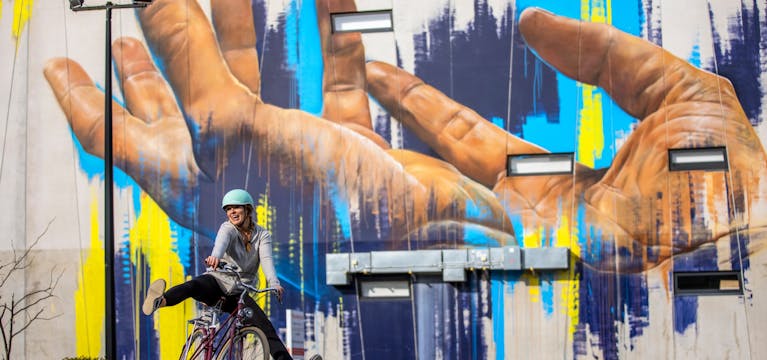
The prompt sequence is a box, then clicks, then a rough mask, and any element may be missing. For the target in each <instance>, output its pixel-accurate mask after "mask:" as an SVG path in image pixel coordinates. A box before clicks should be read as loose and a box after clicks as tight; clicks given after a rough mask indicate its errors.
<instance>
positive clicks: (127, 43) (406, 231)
mask: <svg viewBox="0 0 767 360" xmlns="http://www.w3.org/2000/svg"><path fill="white" fill-rule="evenodd" d="M332 6H344V4H333V5H332ZM211 10H212V24H211V23H210V21H208V19H207V17H206V16H205V14H204V12H203V11H202V9H201V8H200V6H199V5H198V4H197V3H196V2H189V1H180V0H158V1H155V2H154V3H153V4H152V5H151V6H149V7H147V8H146V9H144V10H142V11H140V12H139V13H138V15H139V21H140V23H141V27H142V29H143V32H144V35H145V38H146V42H147V43H148V45H149V47H150V48H151V49H152V50H153V51H154V53H155V55H156V56H157V58H158V59H159V61H160V62H161V65H162V68H163V69H164V75H165V76H163V75H162V74H161V73H160V72H159V71H158V69H157V66H155V64H154V63H153V61H152V59H151V57H150V56H149V54H148V53H147V50H146V49H145V48H144V46H143V45H142V44H141V42H140V41H139V40H137V39H132V38H121V39H118V40H117V41H115V42H114V44H113V47H112V51H113V54H114V59H115V63H116V66H117V71H118V73H119V78H120V82H121V85H122V89H123V92H124V98H125V107H122V106H120V105H119V104H117V103H113V109H114V121H115V125H114V128H115V129H125V134H124V136H120V135H115V138H114V147H115V149H114V157H115V164H116V165H118V166H120V167H121V168H122V169H123V170H124V171H125V172H126V173H127V174H129V175H130V176H131V177H133V178H134V179H135V180H136V181H137V183H139V185H141V187H142V188H143V189H144V190H145V191H146V192H147V193H149V194H150V195H151V196H152V197H153V199H154V200H155V201H156V202H157V203H158V204H159V205H160V206H161V207H162V208H163V210H165V212H166V213H167V214H168V215H169V216H171V218H173V219H174V220H176V221H177V222H179V223H180V224H182V225H184V226H187V227H189V228H191V229H193V230H196V231H199V232H201V233H205V234H212V233H214V231H215V229H216V228H217V226H218V221H219V216H218V214H217V213H215V212H216V211H218V209H219V208H220V207H219V206H218V201H219V200H218V199H220V198H221V195H222V194H223V192H225V191H226V190H227V189H229V188H232V187H247V186H248V185H252V182H253V181H254V179H256V178H258V177H259V176H260V175H259V174H261V175H263V174H264V169H265V168H268V167H269V164H271V165H275V167H274V168H275V169H278V170H279V169H283V170H285V169H287V171H289V172H295V173H297V175H296V177H297V178H298V179H300V181H301V182H302V183H318V184H320V185H321V186H322V187H323V189H324V191H325V193H326V194H327V193H330V192H333V194H334V196H336V198H340V199H344V200H345V203H338V202H337V203H335V204H334V206H337V207H348V208H351V209H354V210H353V211H358V212H362V213H367V214H371V213H375V214H379V216H380V217H382V218H385V219H383V220H381V222H382V224H380V225H379V226H378V228H379V231H380V233H379V234H374V235H369V234H368V235H366V236H367V237H368V238H379V239H384V240H393V243H396V241H397V240H401V239H411V238H413V237H419V236H421V237H425V236H428V234H433V233H434V232H435V231H437V232H439V231H449V230H451V229H456V228H461V229H463V228H469V227H470V228H472V229H475V230H476V229H480V230H481V232H482V233H483V234H485V235H487V236H488V238H490V239H494V241H495V243H497V244H503V243H506V242H508V241H510V240H513V236H512V235H510V232H509V229H510V227H511V225H510V223H509V221H508V218H507V217H506V216H505V212H504V211H503V209H502V207H501V206H500V203H499V201H498V200H497V199H496V198H495V196H494V194H493V193H492V192H491V191H490V190H489V189H487V188H485V187H483V186H482V185H480V184H478V183H476V182H474V181H472V180H470V179H468V178H467V177H466V176H464V175H462V174H461V173H459V172H458V171H457V170H456V169H455V168H454V167H453V166H451V165H450V164H448V163H446V162H444V161H440V160H438V159H434V158H429V157H426V156H422V155H419V154H415V153H407V152H406V151H396V150H386V149H385V147H386V145H385V144H384V143H383V142H382V141H381V140H380V139H378V138H377V137H376V136H375V133H374V132H372V131H370V130H369V128H370V120H369V116H368V119H367V120H364V119H358V120H357V123H359V124H362V125H356V126H354V125H351V124H346V125H338V124H337V123H336V122H333V121H329V120H327V119H322V118H318V117H315V116H312V115H310V114H308V113H305V112H302V111H298V110H293V109H282V108H278V107H275V106H272V105H269V104H265V103H263V102H262V101H261V98H260V96H259V94H260V81H261V74H260V73H259V66H258V65H259V63H258V55H257V53H256V50H255V44H256V33H255V29H254V25H253V17H252V11H251V7H250V2H249V1H247V0H236V1H224V0H219V1H213V2H212V3H211ZM325 13H327V12H325ZM324 30H325V32H324V34H325V35H324V36H330V34H329V33H328V32H327V31H328V30H329V29H328V28H324ZM329 56H330V58H333V59H336V60H337V61H338V62H343V61H351V62H354V61H355V60H357V57H356V56H355V54H347V53H343V52H335V53H333V54H332V55H329ZM329 63H330V62H329ZM359 65H360V66H356V67H350V68H348V69H344V71H348V72H349V73H348V77H349V78H353V77H355V76H357V77H359V76H362V77H363V78H364V73H363V72H364V63H359ZM326 72H328V73H331V71H326ZM45 76H46V78H47V79H48V81H49V83H50V85H51V87H52V89H53V91H54V93H55V94H56V97H57V99H58V101H59V104H60V105H61V107H62V109H63V110H64V113H65V114H66V117H67V119H68V120H69V122H70V125H71V127H72V129H73V131H74V133H75V135H76V136H77V139H78V140H79V141H80V142H81V143H82V145H83V147H84V149H85V150H86V151H88V152H90V153H92V154H95V155H97V156H99V157H103V154H104V150H103V121H102V119H103V93H102V92H101V91H100V90H98V89H97V87H96V86H95V85H94V83H93V81H92V80H91V79H90V78H89V76H88V75H87V72H86V71H85V70H84V69H82V67H81V66H80V65H79V64H77V63H76V62H75V61H73V60H71V59H67V58H57V59H52V60H51V61H49V62H48V64H47V66H46V69H45ZM166 78H167V82H166ZM326 78H328V79H330V80H329V81H328V84H326V88H327V89H328V90H327V92H328V94H327V95H326V96H325V97H326V99H331V100H330V101H328V104H327V105H326V108H327V109H328V111H331V110H330V109H345V108H347V106H346V105H341V104H338V105H335V104H334V102H333V101H332V99H333V98H334V96H335V95H334V94H336V93H343V90H342V89H340V88H341V87H343V86H345V85H346V83H345V81H346V79H347V77H346V76H343V77H338V78H332V77H326ZM168 85H169V86H168ZM339 90H340V91H339ZM177 104H178V105H177ZM348 108H350V109H351V111H356V110H357V109H356V108H355V107H354V106H348ZM354 116H357V114H354ZM328 117H329V119H331V120H338V118H337V117H336V116H335V115H332V114H331V115H329V116H328ZM360 134H362V135H360ZM371 139H372V140H371ZM243 153H247V154H246V155H245V156H243ZM251 154H252V156H251ZM264 164H266V166H264ZM298 187H300V185H299V186H298ZM467 206H471V207H475V208H479V209H482V211H480V212H468V211H466V209H465V208H466V207H467ZM472 214H476V215H472ZM418 234H424V235H418ZM395 246H396V245H395Z"/></svg>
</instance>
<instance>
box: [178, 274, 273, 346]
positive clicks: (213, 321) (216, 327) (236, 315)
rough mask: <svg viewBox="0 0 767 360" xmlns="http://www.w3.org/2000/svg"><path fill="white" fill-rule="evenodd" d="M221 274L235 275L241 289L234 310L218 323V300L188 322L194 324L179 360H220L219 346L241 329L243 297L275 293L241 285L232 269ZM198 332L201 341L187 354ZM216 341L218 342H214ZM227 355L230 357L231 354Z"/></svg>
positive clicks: (232, 337) (219, 312) (219, 307)
mask: <svg viewBox="0 0 767 360" xmlns="http://www.w3.org/2000/svg"><path fill="white" fill-rule="evenodd" d="M217 271H218V270H217ZM221 272H224V273H230V274H234V275H236V278H237V283H236V284H237V286H240V287H242V288H243V291H242V292H241V293H240V297H239V299H238V301H237V306H236V307H235V308H234V310H232V312H231V313H230V314H229V316H228V317H227V318H226V319H225V320H224V321H223V323H219V316H220V315H221V312H222V310H221V305H222V304H221V301H222V300H223V299H222V300H220V301H219V303H218V304H216V306H213V307H207V308H204V309H203V313H202V315H200V317H198V318H195V319H192V320H189V323H192V324H194V327H193V329H192V332H191V333H190V334H189V335H188V336H187V338H186V342H185V343H184V347H183V349H182V351H181V355H180V356H179V359H181V360H185V359H188V358H192V359H197V357H198V356H200V355H203V357H202V359H204V360H212V359H213V358H214V356H218V357H219V358H220V357H221V355H223V354H219V353H218V352H219V350H220V349H219V347H220V346H221V344H223V343H225V342H226V341H227V340H228V339H234V337H235V335H236V334H237V331H238V330H239V329H240V328H242V327H243V322H242V321H243V320H244V319H245V316H244V315H243V311H242V310H243V309H245V300H244V299H245V296H248V294H249V293H256V294H259V293H265V292H269V291H276V289H275V288H271V287H270V288H265V289H256V288H255V287H253V286H251V285H248V284H245V283H243V282H242V278H240V275H239V273H237V272H236V271H234V269H232V268H228V269H227V268H225V269H224V271H221ZM206 315H208V316H209V318H208V319H205V317H206ZM198 330H201V333H202V341H201V342H200V344H199V346H198V347H197V348H196V349H194V352H193V353H192V354H188V351H189V347H190V346H191V343H190V342H191V341H192V337H193V336H195V333H197V332H198ZM217 339H218V342H216V340H217ZM229 351H232V347H229ZM228 355H230V356H231V355H232V354H228Z"/></svg>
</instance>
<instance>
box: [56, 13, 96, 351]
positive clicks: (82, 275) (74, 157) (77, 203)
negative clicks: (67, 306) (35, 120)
mask: <svg viewBox="0 0 767 360" xmlns="http://www.w3.org/2000/svg"><path fill="white" fill-rule="evenodd" d="M63 4H64V3H62V9H63V10H62V12H63V16H62V18H63V19H64V57H65V58H66V59H67V62H66V72H67V81H71V79H72V75H71V72H70V68H69V64H70V63H69V60H70V51H69V22H68V21H67V19H68V18H69V17H68V16H67V10H68V9H67V8H66V6H64V5H63ZM67 91H71V89H68V90H67ZM67 102H68V103H69V105H68V108H69V109H72V96H71V93H70V94H69V96H67ZM72 116H73V115H72V114H71V113H70V114H69V117H70V119H68V120H69V121H71V117H72ZM70 131H73V130H71V129H70ZM75 141H79V140H74V141H72V152H71V154H72V183H73V184H74V185H75V222H76V224H77V229H78V238H79V240H80V251H79V252H78V256H79V260H80V264H85V262H86V260H85V256H84V255H83V249H84V248H86V247H85V246H84V245H83V238H82V233H83V231H82V221H81V220H80V192H79V191H78V190H79V186H77V183H78V181H77V174H78V171H77V170H78V169H77V160H78V159H77V153H78V151H77V146H76V145H75ZM88 248H90V246H88ZM78 277H79V278H80V283H81V284H85V283H86V279H85V273H84V271H82V268H81V269H80V271H78ZM88 300H89V297H88V296H83V299H82V301H83V302H84V303H85V307H84V308H85V309H88V308H89V306H88ZM82 315H83V316H85V317H86V322H88V320H87V318H88V317H89V316H91V312H90V311H84V314H82ZM84 331H85V337H86V339H91V334H90V332H91V329H90V328H89V327H88V326H86V327H85V329H84ZM86 346H87V351H88V354H92V353H93V349H91V342H90V341H86Z"/></svg>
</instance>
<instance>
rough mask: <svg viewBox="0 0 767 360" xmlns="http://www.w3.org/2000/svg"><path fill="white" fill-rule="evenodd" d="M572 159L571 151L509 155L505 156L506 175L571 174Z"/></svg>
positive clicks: (573, 155) (573, 156) (573, 157)
mask: <svg viewBox="0 0 767 360" xmlns="http://www.w3.org/2000/svg"><path fill="white" fill-rule="evenodd" d="M574 159H575V154H573V153H554V154H519V155H509V156H508V157H507V158H506V175H507V176H526V175H563V174H572V173H573V162H574Z"/></svg>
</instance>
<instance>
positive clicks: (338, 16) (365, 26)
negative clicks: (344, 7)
mask: <svg viewBox="0 0 767 360" xmlns="http://www.w3.org/2000/svg"><path fill="white" fill-rule="evenodd" d="M330 24H331V29H332V32H333V33H344V32H355V31H357V32H384V31H392V28H393V27H392V26H393V25H392V24H393V21H392V15H391V10H375V11H360V12H346V13H334V14H330Z"/></svg>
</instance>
